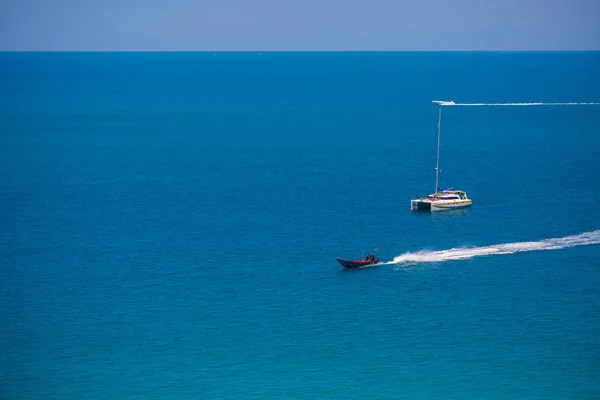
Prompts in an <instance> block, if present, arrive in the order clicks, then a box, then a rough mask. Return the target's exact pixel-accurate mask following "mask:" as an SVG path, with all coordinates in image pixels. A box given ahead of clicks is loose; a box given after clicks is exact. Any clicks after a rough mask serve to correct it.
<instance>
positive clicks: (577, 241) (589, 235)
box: [387, 230, 600, 264]
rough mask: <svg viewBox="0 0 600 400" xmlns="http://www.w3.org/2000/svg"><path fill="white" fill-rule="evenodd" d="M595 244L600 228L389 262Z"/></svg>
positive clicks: (411, 255) (407, 255) (434, 260)
mask: <svg viewBox="0 0 600 400" xmlns="http://www.w3.org/2000/svg"><path fill="white" fill-rule="evenodd" d="M593 244H600V230H596V231H592V232H585V233H580V234H579V235H572V236H566V237H562V238H553V239H544V240H540V241H537V242H515V243H504V244H498V245H492V246H482V247H462V248H454V249H450V250H439V251H426V250H424V251H419V252H415V253H411V252H408V253H404V254H402V255H399V256H397V257H395V258H394V260H393V261H388V262H387V264H406V263H437V262H443V261H452V260H464V259H469V258H473V257H479V256H491V255H496V254H514V253H522V252H526V251H543V250H559V249H566V248H568V247H575V246H588V245H593Z"/></svg>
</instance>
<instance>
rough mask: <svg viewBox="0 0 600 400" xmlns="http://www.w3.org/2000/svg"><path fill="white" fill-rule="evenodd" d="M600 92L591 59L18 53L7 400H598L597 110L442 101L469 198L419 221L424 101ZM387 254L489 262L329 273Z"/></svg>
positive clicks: (1, 67) (452, 164) (447, 155)
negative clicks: (567, 241) (457, 253)
mask: <svg viewBox="0 0 600 400" xmlns="http://www.w3.org/2000/svg"><path fill="white" fill-rule="evenodd" d="M599 77H600V53H598V52H588V53H586V52H566V53H485V52H484V53H262V54H257V53H215V54H212V53H3V54H0V85H1V87H2V90H1V91H0V199H1V201H0V205H1V207H2V213H1V215H0V256H1V274H0V299H1V302H2V306H1V311H0V359H1V360H2V362H1V363H0V398H3V399H42V398H43V399H61V400H69V399H85V398H90V399H208V398H210V399H266V398H277V399H315V398H316V399H339V398H344V399H365V398H371V399H597V398H600V291H599V289H598V288H599V287H600V269H599V268H600V261H598V260H599V257H600V245H598V244H596V243H598V242H600V239H599V238H598V237H599V236H600V233H599V232H598V230H599V229H600V207H597V205H596V201H597V199H598V198H599V197H600V168H598V160H599V152H600V135H599V134H598V132H599V130H598V126H600V106H593V105H588V106H544V107H527V106H524V107H448V108H445V109H444V111H443V122H442V140H441V144H442V145H441V159H440V163H441V169H442V171H441V174H440V176H441V178H440V184H441V185H454V186H455V187H457V188H460V189H464V190H466V191H467V193H468V194H469V196H470V197H471V198H472V199H473V207H472V208H471V209H468V210H465V211H459V212H449V213H443V212H442V213H415V212H411V211H410V210H409V205H410V199H411V198H413V197H420V196H423V195H427V194H429V193H431V191H432V189H433V187H434V184H435V183H434V182H435V179H434V169H433V168H434V161H435V140H436V124H437V108H436V107H435V106H434V105H432V104H431V100H437V99H441V100H454V101H456V102H461V103H472V102H484V103H497V102H598V101H600V79H599ZM579 234H586V235H585V238H584V239H583V240H582V241H581V243H580V244H581V245H579V246H576V247H570V246H567V245H565V246H562V245H554V246H553V245H544V244H543V243H545V242H541V241H544V240H546V239H550V238H564V237H567V236H572V235H579ZM522 242H533V247H534V248H535V247H536V246H538V247H537V250H536V251H526V250H527V249H529V248H530V247H531V244H529V245H527V244H523V243H522ZM514 243H517V244H514ZM540 243H542V244H541V245H540ZM561 243H562V242H561ZM500 244H514V245H511V246H512V247H510V248H511V249H512V248H513V247H514V248H515V251H504V252H501V251H500V252H499V251H494V248H493V247H492V248H490V247H485V246H493V245H500ZM528 246H529V247H528ZM481 247H485V248H486V249H487V250H483V251H480V252H479V253H477V251H473V250H472V248H475V250H477V249H480V248H481ZM374 248H378V249H379V252H378V254H379V255H380V256H381V258H382V259H384V260H386V261H387V260H393V259H394V258H395V257H398V256H400V255H403V254H405V253H407V252H410V253H411V254H412V255H415V254H420V255H423V254H425V255H426V254H432V253H431V252H432V251H443V250H449V249H453V248H465V249H463V250H464V251H466V252H467V253H468V252H469V251H471V252H472V253H473V254H471V253H468V254H471V256H470V257H466V258H461V259H456V260H452V259H449V257H445V256H443V254H445V253H441V254H442V256H440V257H439V259H438V260H435V261H429V262H410V263H401V264H385V265H382V266H379V267H374V268H368V269H360V270H342V268H341V267H340V265H339V264H337V263H336V261H335V258H336V257H348V258H355V257H359V256H360V255H361V254H362V252H363V251H365V252H372V251H373V249H374ZM490 249H491V250H490ZM475 253H477V254H480V255H477V254H475ZM496 253H503V254H496ZM435 254H440V253H435Z"/></svg>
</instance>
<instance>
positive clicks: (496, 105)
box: [442, 103, 600, 107]
mask: <svg viewBox="0 0 600 400" xmlns="http://www.w3.org/2000/svg"><path fill="white" fill-rule="evenodd" d="M442 105H443V106H444V107H456V106H463V107H502V106H504V107H515V106H516V107H524V106H598V105H600V103H453V104H442Z"/></svg>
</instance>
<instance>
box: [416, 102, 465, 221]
mask: <svg viewBox="0 0 600 400" xmlns="http://www.w3.org/2000/svg"><path fill="white" fill-rule="evenodd" d="M433 103H435V104H437V105H438V108H439V112H438V125H437V157H436V163H435V193H433V194H430V195H429V196H427V197H421V198H420V199H412V200H411V201H410V209H411V210H425V211H439V210H452V209H456V208H465V207H470V206H471V205H472V204H473V202H472V201H471V199H469V197H468V196H467V193H466V192H465V191H463V190H454V188H453V187H451V186H449V187H445V188H440V187H439V186H438V185H439V175H440V131H441V124H442V107H443V106H452V105H454V104H455V103H454V102H453V101H440V100H434V101H433Z"/></svg>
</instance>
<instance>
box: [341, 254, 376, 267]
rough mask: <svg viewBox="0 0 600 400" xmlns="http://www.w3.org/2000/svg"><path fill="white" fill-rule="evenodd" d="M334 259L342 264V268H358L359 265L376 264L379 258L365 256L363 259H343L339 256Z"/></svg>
mask: <svg viewBox="0 0 600 400" xmlns="http://www.w3.org/2000/svg"><path fill="white" fill-rule="evenodd" d="M336 260H337V261H338V262H339V263H340V264H342V266H343V267H344V268H360V267H366V266H368V265H373V264H377V263H378V262H379V258H375V256H372V257H369V256H367V257H365V259H364V260H343V259H341V258H336Z"/></svg>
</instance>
